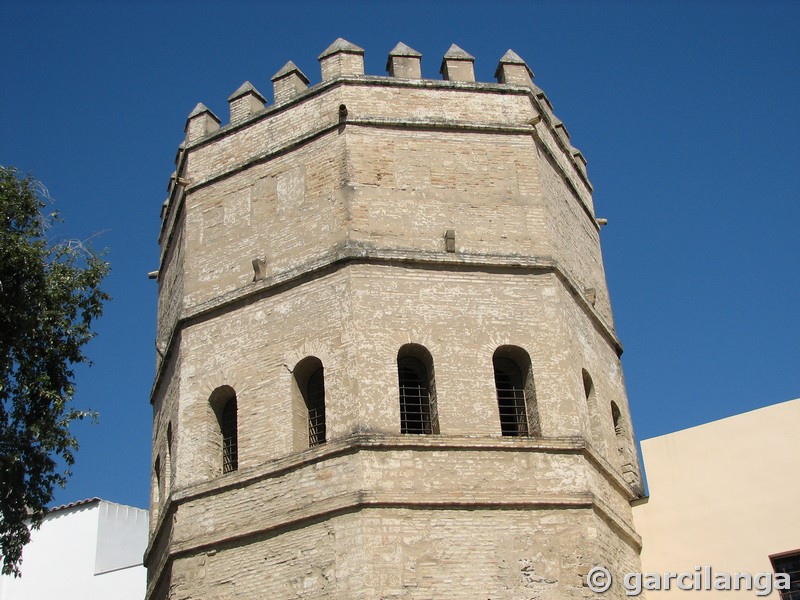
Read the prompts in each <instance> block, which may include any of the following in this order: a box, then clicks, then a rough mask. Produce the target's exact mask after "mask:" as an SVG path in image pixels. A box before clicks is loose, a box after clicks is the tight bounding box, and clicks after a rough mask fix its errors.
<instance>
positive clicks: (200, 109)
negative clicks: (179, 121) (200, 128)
mask: <svg viewBox="0 0 800 600" xmlns="http://www.w3.org/2000/svg"><path fill="white" fill-rule="evenodd" d="M203 113H208V114H209V115H211V116H212V117H213V118H215V119H217V121H219V118H217V115H215V114H214V113H213V112H211V109H210V108H208V107H207V106H206V105H205V104H203V103H202V102H198V103H197V106H195V107H194V110H192V112H190V113H189V116H188V117H186V118H187V119H191V118H193V117H197V116H198V115H202V114H203Z"/></svg>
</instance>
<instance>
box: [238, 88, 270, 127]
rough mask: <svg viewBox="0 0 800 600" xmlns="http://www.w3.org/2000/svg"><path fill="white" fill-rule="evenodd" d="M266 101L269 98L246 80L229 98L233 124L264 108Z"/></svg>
mask: <svg viewBox="0 0 800 600" xmlns="http://www.w3.org/2000/svg"><path fill="white" fill-rule="evenodd" d="M266 103H267V100H266V99H265V98H264V96H262V95H261V94H260V93H259V92H258V90H257V89H256V88H254V87H253V84H252V83H250V82H249V81H245V82H244V83H243V84H242V85H240V86H239V89H237V90H236V91H235V92H233V94H231V96H230V98H228V105H229V106H230V110H231V125H236V124H238V123H241V122H242V121H245V120H247V118H248V117H249V116H250V115H252V114H254V113H257V112H258V111H260V110H264V105H265V104H266Z"/></svg>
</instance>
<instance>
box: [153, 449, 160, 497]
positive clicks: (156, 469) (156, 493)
mask: <svg viewBox="0 0 800 600" xmlns="http://www.w3.org/2000/svg"><path fill="white" fill-rule="evenodd" d="M153 479H154V484H153V504H154V505H155V506H158V505H159V503H160V502H161V496H162V494H161V455H158V456H156V461H155V463H153Z"/></svg>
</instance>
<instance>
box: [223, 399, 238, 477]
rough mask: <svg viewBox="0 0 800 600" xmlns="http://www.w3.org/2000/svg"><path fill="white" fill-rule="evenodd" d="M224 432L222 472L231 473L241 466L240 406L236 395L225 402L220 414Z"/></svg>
mask: <svg viewBox="0 0 800 600" xmlns="http://www.w3.org/2000/svg"><path fill="white" fill-rule="evenodd" d="M220 431H221V432H222V472H223V473H230V472H232V471H236V470H237V469H238V468H239V432H238V407H237V405H236V396H234V397H233V398H231V399H230V400H228V401H227V402H226V403H225V407H224V408H223V409H222V414H221V415H220Z"/></svg>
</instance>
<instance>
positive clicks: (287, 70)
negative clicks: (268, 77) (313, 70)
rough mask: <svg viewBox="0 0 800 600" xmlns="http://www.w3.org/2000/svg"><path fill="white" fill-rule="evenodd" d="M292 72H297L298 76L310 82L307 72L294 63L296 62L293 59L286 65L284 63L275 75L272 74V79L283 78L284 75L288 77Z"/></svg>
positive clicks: (305, 81)
mask: <svg viewBox="0 0 800 600" xmlns="http://www.w3.org/2000/svg"><path fill="white" fill-rule="evenodd" d="M292 73H296V74H297V76H298V77H299V78H300V79H302V80H303V82H304V83H308V77H306V76H305V74H304V73H303V72H302V71H301V70H300V67H298V66H297V65H296V64H294V62H293V61H291V60H290V61H289V62H287V63H286V64H285V65H283V66H282V67H281V69H280V71H278V72H277V73H275V75H273V76H272V81H275V80H276V79H281V78H283V77H286V76H287V75H291V74H292Z"/></svg>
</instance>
